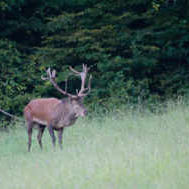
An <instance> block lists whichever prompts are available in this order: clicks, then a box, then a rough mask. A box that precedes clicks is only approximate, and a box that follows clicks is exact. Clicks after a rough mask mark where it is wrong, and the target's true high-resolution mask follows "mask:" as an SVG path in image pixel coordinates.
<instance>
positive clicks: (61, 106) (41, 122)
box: [24, 65, 92, 151]
mask: <svg viewBox="0 0 189 189" xmlns="http://www.w3.org/2000/svg"><path fill="white" fill-rule="evenodd" d="M70 70H71V71H72V72H73V73H74V74H75V75H77V76H80V77H81V89H80V91H79V92H78V91H77V94H76V95H72V94H70V93H68V92H67V91H66V90H62V89H61V88H60V87H59V86H58V85H57V83H56V81H55V76H56V71H55V70H53V71H52V72H51V70H50V68H49V69H48V70H47V71H46V72H47V77H46V78H44V77H43V76H42V77H41V78H42V79H43V80H49V81H50V82H51V83H52V84H53V86H54V87H55V88H56V89H57V90H58V91H59V92H61V93H62V94H63V95H67V96H68V97H67V98H63V99H62V100H59V99H57V98H40V99H34V100H31V101H30V102H29V104H28V105H27V106H26V107H25V108H24V117H25V120H26V122H27V132H28V151H30V148H31V137H32V128H33V126H34V125H36V124H37V125H38V129H39V132H38V135H37V139H38V142H39V146H40V148H41V149H42V141H41V138H42V135H43V132H44V129H45V127H47V128H48V130H49V134H50V136H51V138H52V144H53V146H55V140H56V139H55V135H54V130H57V131H58V141H59V145H60V148H61V149H62V134H63V130H64V127H68V126H71V125H73V124H74V123H75V121H76V119H77V118H78V117H79V116H82V117H84V116H85V115H86V114H87V110H86V109H85V107H84V105H83V98H84V97H85V96H86V95H87V94H88V93H89V92H90V90H91V78H92V76H90V78H89V81H88V86H87V88H85V82H86V78H87V73H88V71H89V68H87V66H86V65H83V71H82V72H78V71H76V70H75V69H73V68H72V67H70Z"/></svg>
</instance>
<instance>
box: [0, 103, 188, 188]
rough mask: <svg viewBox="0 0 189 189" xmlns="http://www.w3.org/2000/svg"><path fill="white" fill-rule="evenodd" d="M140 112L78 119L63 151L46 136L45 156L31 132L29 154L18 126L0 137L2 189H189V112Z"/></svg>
mask: <svg viewBox="0 0 189 189" xmlns="http://www.w3.org/2000/svg"><path fill="white" fill-rule="evenodd" d="M144 111H145V109H144ZM144 111H143V113H139V112H138V111H127V112H125V113H120V114H119V115H118V116H117V115H115V114H112V116H111V115H109V116H105V117H103V116H102V118H100V117H96V118H94V119H92V120H86V119H85V120H81V119H80V120H78V122H77V123H76V124H75V125H74V126H73V127H70V128H66V129H65V131H64V136H63V146H64V149H63V150H62V151H61V150H59V148H58V145H57V146H56V150H55V151H53V150H52V144H51V139H50V136H49V134H48V132H47V130H46V131H45V134H44V138H43V144H44V150H43V151H40V148H39V146H38V144H37V140H36V134H37V131H34V134H33V143H32V149H31V153H28V152H27V135H26V129H25V128H23V127H20V126H19V123H17V125H16V128H15V129H12V130H10V131H9V132H2V131H1V133H0V188H1V189H127V188H128V189H188V188H189V107H187V106H184V105H175V104H172V105H170V106H169V107H168V109H167V111H166V113H163V114H159V115H155V114H151V113H144Z"/></svg>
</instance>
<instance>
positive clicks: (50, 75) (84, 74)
mask: <svg viewBox="0 0 189 189" xmlns="http://www.w3.org/2000/svg"><path fill="white" fill-rule="evenodd" d="M69 68H70V70H71V71H72V72H73V73H74V74H75V75H77V76H80V77H81V89H80V91H79V92H78V91H77V95H72V94H70V93H68V92H67V91H66V90H65V91H64V90H62V89H61V88H60V87H59V86H58V84H57V83H56V81H55V77H56V70H53V71H52V72H51V69H50V68H48V69H47V71H46V73H47V77H44V76H41V79H42V80H49V81H50V82H51V83H52V84H53V86H54V87H55V88H56V89H57V90H58V91H59V92H61V93H62V94H64V95H67V96H69V97H71V98H77V97H84V96H86V95H88V94H89V92H90V91H91V79H92V75H90V77H89V82H88V87H87V88H85V82H86V78H87V73H88V71H89V68H87V65H84V64H83V71H82V72H78V71H77V70H75V69H73V68H72V67H71V66H70V67H69ZM66 88H67V81H66ZM86 91H87V92H86ZM85 92H86V93H85Z"/></svg>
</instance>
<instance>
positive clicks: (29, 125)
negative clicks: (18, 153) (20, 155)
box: [27, 121, 33, 152]
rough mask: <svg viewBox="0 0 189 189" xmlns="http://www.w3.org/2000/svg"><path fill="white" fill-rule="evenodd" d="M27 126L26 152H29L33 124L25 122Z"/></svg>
mask: <svg viewBox="0 0 189 189" xmlns="http://www.w3.org/2000/svg"><path fill="white" fill-rule="evenodd" d="M27 125H28V152H30V149H31V140H32V129H33V122H31V121H27Z"/></svg>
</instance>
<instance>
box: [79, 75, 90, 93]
mask: <svg viewBox="0 0 189 189" xmlns="http://www.w3.org/2000/svg"><path fill="white" fill-rule="evenodd" d="M91 80H92V75H90V76H89V81H88V87H87V88H84V90H83V91H82V93H79V94H78V96H86V95H88V94H89V93H90V92H91ZM87 90H88V91H87ZM85 91H87V93H84V92H85Z"/></svg>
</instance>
